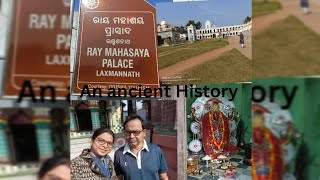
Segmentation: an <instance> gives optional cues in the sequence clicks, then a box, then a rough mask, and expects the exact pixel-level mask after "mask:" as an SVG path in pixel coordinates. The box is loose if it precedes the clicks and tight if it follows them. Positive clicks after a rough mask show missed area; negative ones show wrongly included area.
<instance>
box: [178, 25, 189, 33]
mask: <svg viewBox="0 0 320 180" xmlns="http://www.w3.org/2000/svg"><path fill="white" fill-rule="evenodd" d="M176 28H177V31H178V32H179V33H180V34H183V33H187V30H186V28H185V27H183V26H180V27H176Z"/></svg>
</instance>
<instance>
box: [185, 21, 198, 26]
mask: <svg viewBox="0 0 320 180" xmlns="http://www.w3.org/2000/svg"><path fill="white" fill-rule="evenodd" d="M191 24H192V25H193V26H196V23H195V22H194V20H189V21H188V23H187V24H186V27H187V26H190V25H191Z"/></svg>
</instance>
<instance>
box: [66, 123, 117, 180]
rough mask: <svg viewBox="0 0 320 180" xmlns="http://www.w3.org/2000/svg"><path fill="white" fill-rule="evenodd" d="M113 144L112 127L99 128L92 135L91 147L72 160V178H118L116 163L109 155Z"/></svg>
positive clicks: (105, 179) (106, 179)
mask: <svg viewBox="0 0 320 180" xmlns="http://www.w3.org/2000/svg"><path fill="white" fill-rule="evenodd" d="M113 144H114V133H113V132H112V131H111V130H110V129H108V128H103V127H102V128H99V129H97V130H96V131H95V132H94V133H93V135H92V137H91V148H90V149H84V150H83V151H82V153H81V154H80V156H78V157H77V158H75V159H73V160H72V161H71V179H83V180H85V179H91V180H98V179H104V180H116V179H117V177H116V175H115V171H114V165H113V162H112V160H111V158H110V157H109V156H108V154H109V153H110V152H111V150H112V147H113Z"/></svg>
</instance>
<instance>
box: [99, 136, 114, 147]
mask: <svg viewBox="0 0 320 180" xmlns="http://www.w3.org/2000/svg"><path fill="white" fill-rule="evenodd" d="M96 141H97V142H98V144H99V145H105V144H107V146H108V147H112V146H113V142H109V141H105V140H104V139H100V138H97V139H96Z"/></svg>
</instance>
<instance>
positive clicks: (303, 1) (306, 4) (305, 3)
mask: <svg viewBox="0 0 320 180" xmlns="http://www.w3.org/2000/svg"><path fill="white" fill-rule="evenodd" d="M300 6H301V8H302V10H303V13H304V14H310V11H309V0H301V1H300Z"/></svg>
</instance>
